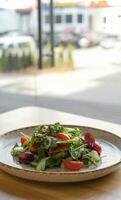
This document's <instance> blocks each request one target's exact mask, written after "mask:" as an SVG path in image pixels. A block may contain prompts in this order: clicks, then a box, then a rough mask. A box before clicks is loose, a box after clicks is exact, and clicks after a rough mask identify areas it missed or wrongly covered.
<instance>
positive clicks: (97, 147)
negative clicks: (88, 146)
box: [92, 143, 102, 154]
mask: <svg viewBox="0 0 121 200" xmlns="http://www.w3.org/2000/svg"><path fill="white" fill-rule="evenodd" d="M92 148H93V149H94V150H95V151H97V153H99V154H100V153H101V152H102V147H101V145H100V144H97V143H94V144H93V145H92Z"/></svg>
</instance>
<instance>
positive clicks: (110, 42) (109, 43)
mask: <svg viewBox="0 0 121 200" xmlns="http://www.w3.org/2000/svg"><path fill="white" fill-rule="evenodd" d="M117 41H118V36H117V35H107V36H105V37H104V38H103V39H102V41H101V42H100V46H101V47H102V48H105V49H110V48H113V47H114V46H115V44H116V42H117Z"/></svg>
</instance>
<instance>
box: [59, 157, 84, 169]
mask: <svg viewBox="0 0 121 200" xmlns="http://www.w3.org/2000/svg"><path fill="white" fill-rule="evenodd" d="M63 164H64V167H65V168H67V169H70V170H72V171H76V170H80V169H81V168H83V167H84V163H83V162H81V161H73V160H67V159H64V160H63Z"/></svg>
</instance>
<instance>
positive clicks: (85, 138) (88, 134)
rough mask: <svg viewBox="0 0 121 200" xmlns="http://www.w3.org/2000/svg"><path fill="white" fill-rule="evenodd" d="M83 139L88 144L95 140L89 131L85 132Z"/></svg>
mask: <svg viewBox="0 0 121 200" xmlns="http://www.w3.org/2000/svg"><path fill="white" fill-rule="evenodd" d="M84 140H85V142H87V143H88V144H90V143H93V142H95V137H94V136H93V135H92V134H91V133H86V134H85V135H84Z"/></svg>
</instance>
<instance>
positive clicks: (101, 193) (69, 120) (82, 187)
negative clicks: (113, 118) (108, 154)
mask: <svg viewBox="0 0 121 200" xmlns="http://www.w3.org/2000/svg"><path fill="white" fill-rule="evenodd" d="M55 121H60V122H61V123H64V124H76V125H85V126H92V127H96V128H101V129H104V130H108V131H111V132H113V133H115V134H117V135H120V133H121V125H117V124H112V123H108V122H103V121H99V120H94V119H90V118H85V117H82V116H77V115H72V114H67V113H64V112H58V111H54V110H49V109H44V108H37V107H25V108H20V109H17V110H15V111H11V112H7V113H4V114H1V115H0V134H3V133H5V132H8V131H10V130H13V129H16V128H21V127H25V126H31V125H37V124H40V123H53V122H55ZM120 189H121V169H119V170H118V171H116V172H115V173H113V174H110V175H108V176H106V177H103V178H100V179H97V180H93V181H88V182H83V183H58V184H57V183H38V182H34V181H27V180H24V179H19V178H17V177H13V176H11V175H8V174H6V173H4V172H2V171H0V200H9V199H10V200H14V199H15V200H19V199H22V200H23V199H28V200H29V199H30V200H80V199H82V200H114V199H115V200H120V199H121V190H120Z"/></svg>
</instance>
